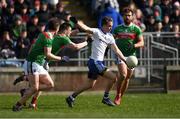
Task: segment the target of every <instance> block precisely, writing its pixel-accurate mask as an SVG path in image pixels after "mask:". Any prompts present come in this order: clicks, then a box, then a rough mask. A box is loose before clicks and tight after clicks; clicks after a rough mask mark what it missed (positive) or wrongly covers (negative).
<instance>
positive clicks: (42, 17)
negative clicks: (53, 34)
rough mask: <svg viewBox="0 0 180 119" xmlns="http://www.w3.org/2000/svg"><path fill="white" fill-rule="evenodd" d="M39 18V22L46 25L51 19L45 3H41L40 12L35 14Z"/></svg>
mask: <svg viewBox="0 0 180 119" xmlns="http://www.w3.org/2000/svg"><path fill="white" fill-rule="evenodd" d="M36 15H37V16H38V18H39V22H43V23H47V22H48V20H49V19H50V18H51V14H50V13H49V9H48V3H47V2H45V1H41V7H40V11H39V12H37V13H36Z"/></svg>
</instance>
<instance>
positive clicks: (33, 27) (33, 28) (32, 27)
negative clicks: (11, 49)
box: [27, 15, 39, 43]
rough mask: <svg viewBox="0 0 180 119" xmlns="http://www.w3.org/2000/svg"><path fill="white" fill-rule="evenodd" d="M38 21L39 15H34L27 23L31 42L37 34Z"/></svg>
mask: <svg viewBox="0 0 180 119" xmlns="http://www.w3.org/2000/svg"><path fill="white" fill-rule="evenodd" d="M38 23H39V18H38V16H37V15H34V16H32V17H31V19H30V21H29V22H28V23H27V30H28V37H29V39H30V42H31V43H32V41H33V40H34V39H35V38H36V36H35V34H36V32H37V29H38Z"/></svg>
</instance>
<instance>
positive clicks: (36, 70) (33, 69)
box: [23, 60, 48, 75]
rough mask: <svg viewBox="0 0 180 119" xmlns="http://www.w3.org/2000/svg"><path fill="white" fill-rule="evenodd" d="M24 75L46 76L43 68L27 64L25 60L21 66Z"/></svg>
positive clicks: (31, 63) (30, 63)
mask: <svg viewBox="0 0 180 119" xmlns="http://www.w3.org/2000/svg"><path fill="white" fill-rule="evenodd" d="M23 69H24V73H25V75H28V74H48V72H47V71H46V70H45V69H44V67H43V66H41V65H39V64H38V63H35V62H28V61H27V60H26V61H25V62H24V64H23Z"/></svg>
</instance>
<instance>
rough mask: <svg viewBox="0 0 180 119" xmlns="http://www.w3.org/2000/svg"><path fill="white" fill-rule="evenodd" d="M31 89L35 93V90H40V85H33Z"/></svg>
mask: <svg viewBox="0 0 180 119" xmlns="http://www.w3.org/2000/svg"><path fill="white" fill-rule="evenodd" d="M31 90H32V92H33V93H35V92H37V91H39V88H38V87H32V88H31Z"/></svg>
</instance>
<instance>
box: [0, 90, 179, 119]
mask: <svg viewBox="0 0 180 119" xmlns="http://www.w3.org/2000/svg"><path fill="white" fill-rule="evenodd" d="M102 95H103V93H101V94H91V93H89V92H86V93H83V94H82V95H80V96H79V97H77V98H76V102H75V106H74V108H72V109H71V108H69V107H68V106H67V104H66V103H65V98H66V97H67V95H66V94H63V95H62V94H61V93H60V94H53V95H42V96H41V97H40V98H39V101H38V110H32V109H28V108H27V107H24V108H23V110H22V111H20V112H12V105H13V104H15V102H16V101H17V100H18V99H19V95H18V94H15V95H8V94H1V95H0V118H104V117H105V118H122V117H123V118H126V117H128V118H140V117H141V118H143V117H144V118H157V117H158V118H179V117H180V95H179V94H126V95H125V96H124V97H123V100H122V104H121V105H120V106H115V107H109V106H106V105H104V104H102V103H101V100H102ZM111 98H112V99H114V97H113V95H111Z"/></svg>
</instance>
